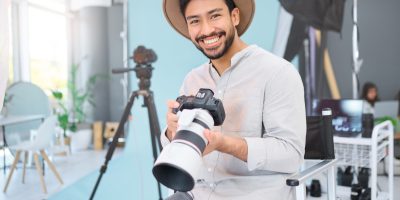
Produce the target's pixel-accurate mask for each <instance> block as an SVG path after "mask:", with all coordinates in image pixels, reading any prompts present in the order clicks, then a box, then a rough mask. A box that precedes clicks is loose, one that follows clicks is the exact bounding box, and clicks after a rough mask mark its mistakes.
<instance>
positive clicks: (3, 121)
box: [0, 115, 45, 174]
mask: <svg viewBox="0 0 400 200" xmlns="http://www.w3.org/2000/svg"><path fill="white" fill-rule="evenodd" d="M44 118H45V116H43V115H18V116H17V115H16V116H7V117H4V118H0V126H1V129H2V131H3V164H4V165H3V171H4V174H5V173H6V151H5V150H6V148H7V147H8V144H7V140H6V126H8V125H13V124H20V123H25V122H30V121H35V120H41V121H42V122H43V120H44Z"/></svg>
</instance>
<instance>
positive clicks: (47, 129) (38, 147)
mask: <svg viewBox="0 0 400 200" xmlns="http://www.w3.org/2000/svg"><path fill="white" fill-rule="evenodd" d="M56 124H57V118H56V116H50V117H48V118H46V119H45V120H44V122H43V123H42V124H41V125H40V127H39V129H38V130H37V135H36V138H35V139H34V140H33V141H26V142H22V143H20V144H18V145H15V146H10V149H13V150H15V151H16V153H15V159H14V162H13V164H12V167H11V170H10V174H9V175H8V178H7V182H6V184H5V186H4V190H3V191H4V192H6V191H7V187H8V184H9V183H10V180H11V177H12V175H13V172H14V170H15V168H16V166H17V163H18V160H19V157H20V154H21V153H22V152H25V158H24V166H23V171H22V183H24V182H25V168H26V161H27V158H28V153H29V152H32V153H33V158H34V161H35V165H36V170H37V172H38V173H39V177H40V182H41V184H42V188H43V191H44V193H47V189H46V184H45V182H44V177H43V171H42V167H41V165H40V162H39V154H40V155H41V156H42V157H43V159H44V160H45V161H46V162H47V164H48V165H49V167H50V169H51V170H52V171H53V173H54V174H55V176H56V177H57V179H58V181H59V182H60V183H61V184H63V181H62V179H61V177H60V175H59V174H58V172H57V170H56V168H55V167H54V165H53V163H52V162H51V161H50V160H49V158H48V156H47V154H46V152H45V149H47V148H49V147H50V144H51V141H52V139H53V136H54V134H55V130H56Z"/></svg>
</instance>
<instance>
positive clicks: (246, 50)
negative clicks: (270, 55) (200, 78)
mask: <svg viewBox="0 0 400 200" xmlns="http://www.w3.org/2000/svg"><path fill="white" fill-rule="evenodd" d="M255 48H257V45H254V44H253V45H249V46H247V47H246V48H244V49H242V50H240V51H239V52H237V53H236V54H235V55H233V56H232V58H231V66H230V67H229V68H228V69H226V71H228V70H232V69H233V68H235V67H236V66H237V64H238V63H239V62H240V61H241V60H242V59H244V58H246V57H247V56H248V55H249V54H250V53H251V52H252V51H253V50H254V49H255ZM208 66H209V71H210V74H211V76H212V78H213V79H214V80H215V79H217V77H220V76H219V74H218V72H217V70H216V69H215V68H214V66H213V65H212V63H211V60H210V61H209V62H208Z"/></svg>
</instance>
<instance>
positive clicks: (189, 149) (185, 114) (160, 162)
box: [153, 88, 225, 192]
mask: <svg viewBox="0 0 400 200" xmlns="http://www.w3.org/2000/svg"><path fill="white" fill-rule="evenodd" d="M177 101H178V102H179V107H178V108H176V109H174V110H173V112H175V113H178V116H179V120H178V124H179V128H178V130H177V132H176V134H175V136H174V138H173V139H172V141H171V143H170V144H168V145H167V146H165V147H164V149H163V150H162V152H161V153H160V155H159V157H158V158H157V160H156V162H155V164H154V167H153V174H154V176H155V177H156V179H157V180H158V181H159V182H160V183H162V184H163V185H165V186H167V187H168V188H171V189H173V190H176V191H181V192H186V191H190V190H192V189H193V187H194V184H195V180H196V178H197V173H198V171H199V168H200V167H201V166H202V157H203V152H204V149H205V148H206V146H207V144H208V141H207V138H206V137H205V136H204V134H203V132H204V129H210V128H212V126H219V125H221V124H222V123H223V122H224V120H225V110H224V107H223V105H222V101H220V100H219V99H216V98H214V93H213V91H212V90H210V89H205V88H201V89H200V90H199V91H198V92H197V94H196V95H195V96H180V97H178V98H177Z"/></svg>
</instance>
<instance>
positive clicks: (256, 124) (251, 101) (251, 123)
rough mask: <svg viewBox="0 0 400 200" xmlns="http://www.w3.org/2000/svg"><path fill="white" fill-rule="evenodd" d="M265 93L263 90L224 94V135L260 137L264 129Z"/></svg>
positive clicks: (241, 90)
mask: <svg viewBox="0 0 400 200" xmlns="http://www.w3.org/2000/svg"><path fill="white" fill-rule="evenodd" d="M263 99H264V98H263V92H262V90H261V88H249V89H230V90H227V91H226V92H225V94H224V99H223V104H224V109H225V116H226V117H225V121H224V123H223V124H222V130H223V132H224V133H228V134H229V133H231V134H234V135H240V136H246V137H260V136H261V135H260V134H261V129H262V111H263Z"/></svg>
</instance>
